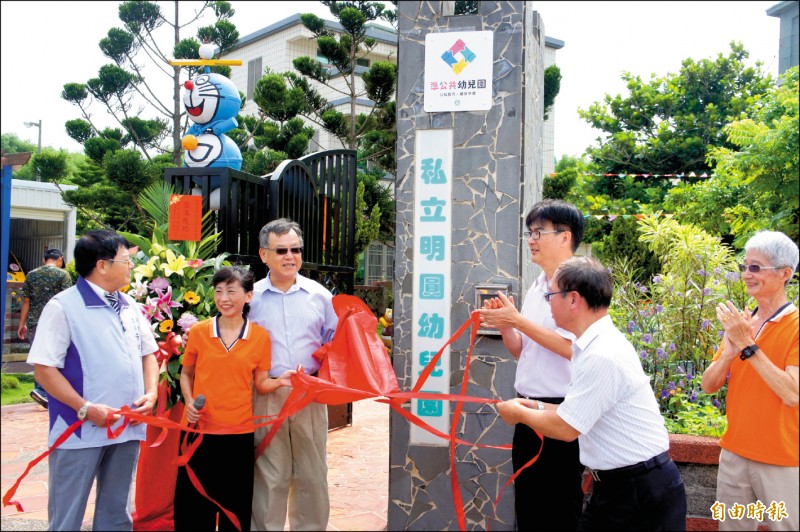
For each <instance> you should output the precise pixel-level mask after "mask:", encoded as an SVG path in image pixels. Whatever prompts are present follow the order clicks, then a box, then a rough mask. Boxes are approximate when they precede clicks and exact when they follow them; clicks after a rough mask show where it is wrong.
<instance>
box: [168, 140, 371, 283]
mask: <svg viewBox="0 0 800 532" xmlns="http://www.w3.org/2000/svg"><path fill="white" fill-rule="evenodd" d="M164 180H165V181H166V182H167V183H169V184H172V185H173V186H174V187H175V190H176V192H177V193H178V194H195V195H199V196H202V198H203V212H204V213H205V212H207V211H208V210H209V209H212V210H215V211H217V214H216V228H217V230H218V231H221V232H222V242H221V243H220V246H219V248H218V252H223V251H226V252H228V253H230V254H231V255H232V257H231V259H232V260H233V261H236V262H240V263H245V264H249V265H250V267H251V268H252V269H253V271H254V273H255V276H256V279H260V278H262V277H264V276H265V275H266V268H265V266H264V265H263V263H262V262H261V259H260V258H259V256H258V249H259V243H258V233H259V231H260V230H261V228H262V227H263V226H264V224H266V223H267V222H269V221H271V220H275V219H277V218H282V217H286V218H291V219H292V220H294V221H296V222H297V223H299V224H300V227H301V228H302V229H303V246H304V250H303V269H304V270H307V271H308V274H309V276H310V277H312V278H315V279H316V280H318V281H320V282H322V283H323V284H325V285H327V286H328V287H329V288H334V289H335V290H337V291H338V290H343V291H345V292H347V293H352V288H353V276H354V274H355V260H356V257H355V220H356V218H355V217H356V212H355V211H356V152H355V151H354V150H329V151H323V152H318V153H313V154H310V155H307V156H305V157H302V158H300V159H292V160H286V161H284V162H282V163H281V164H280V165H279V166H278V168H276V169H275V171H274V172H272V173H271V174H268V175H265V176H263V177H258V176H254V175H250V174H247V173H245V172H240V171H237V170H233V169H231V168H167V169H166V170H165V171H164Z"/></svg>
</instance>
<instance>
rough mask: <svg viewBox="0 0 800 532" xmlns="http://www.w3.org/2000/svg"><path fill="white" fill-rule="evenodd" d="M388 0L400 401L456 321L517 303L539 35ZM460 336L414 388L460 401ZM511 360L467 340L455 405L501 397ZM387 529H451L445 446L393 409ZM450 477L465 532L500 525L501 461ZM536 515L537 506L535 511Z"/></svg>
mask: <svg viewBox="0 0 800 532" xmlns="http://www.w3.org/2000/svg"><path fill="white" fill-rule="evenodd" d="M452 4H453V3H452V2H439V1H432V2H398V10H397V13H398V26H399V49H398V66H399V72H398V87H397V128H398V131H397V133H398V136H397V188H396V193H395V199H396V202H397V203H396V209H397V211H396V224H397V226H396V235H397V236H396V250H397V252H396V257H395V275H396V277H395V282H394V293H395V297H394V311H393V317H394V349H393V365H394V369H395V371H396V373H397V376H398V381H399V383H400V388H401V389H403V390H411V389H412V388H413V386H414V384H415V383H416V382H417V379H418V378H419V374H420V372H421V371H422V369H423V368H424V367H425V366H426V365H427V364H428V362H430V360H431V359H432V358H433V357H434V355H435V354H436V353H437V351H438V350H439V349H440V348H441V347H442V346H443V345H444V344H445V342H446V341H447V340H448V339H449V338H450V336H451V335H452V334H453V332H454V331H455V330H456V329H458V328H459V327H460V326H461V325H462V324H463V323H464V322H466V321H467V320H468V319H469V317H470V313H471V312H472V311H473V310H475V308H476V306H479V305H481V302H482V301H483V300H484V299H485V298H487V297H493V296H494V294H495V293H496V291H497V290H504V291H505V292H507V293H508V294H511V295H513V296H514V300H515V302H517V304H519V303H520V302H521V301H522V293H521V292H522V291H523V290H524V285H525V284H527V283H525V282H524V280H523V278H524V277H526V275H527V274H524V273H523V272H524V271H525V266H526V264H527V263H529V262H530V257H529V254H528V251H527V249H526V248H524V247H523V246H521V242H522V240H521V239H522V231H523V218H524V215H525V213H526V212H527V210H528V209H529V208H530V206H531V205H532V204H533V203H534V202H535V201H537V200H538V199H539V196H540V194H541V179H542V170H541V168H542V142H541V137H542V124H543V117H542V115H543V104H542V94H543V83H544V74H543V72H544V66H543V47H544V31H543V29H542V24H541V20H540V18H539V16H538V14H537V13H535V12H534V11H533V10H532V9H531V4H530V3H529V2H490V1H482V2H478V5H479V13H478V14H475V15H453V14H452V11H451V10H450V11H449V12H448V8H452ZM468 351H469V335H468V334H466V335H464V336H462V337H461V338H460V339H459V340H457V341H456V342H454V343H453V344H452V345H451V346H450V347H449V349H447V350H445V351H444V353H443V355H442V357H441V359H440V361H439V363H438V364H437V365H436V367H434V368H433V371H432V373H431V375H430V377H429V378H428V379H427V380H426V381H425V385H424V386H423V388H422V390H421V391H424V392H429V393H433V394H458V393H461V390H460V386H461V382H462V378H463V376H464V368H465V365H466V362H467V360H466V357H467V356H468ZM515 370H516V361H515V359H514V358H513V356H511V355H510V354H509V353H508V351H507V350H506V348H505V346H504V345H503V342H502V340H501V338H500V336H499V335H497V334H496V331H493V330H488V329H487V330H480V331H479V334H478V337H477V340H476V344H475V348H474V351H473V353H472V360H471V361H470V372H469V380H468V387H467V392H466V393H467V394H468V395H470V396H475V397H482V398H488V399H502V400H505V399H509V398H511V397H513V396H514V374H515ZM430 397H431V396H430V395H426V398H425V399H419V400H417V399H415V400H413V401H410V402H409V403H407V404H405V405H404V408H406V409H408V410H409V412H410V413H412V414H414V415H415V416H418V417H419V419H420V420H422V421H424V422H425V423H427V424H429V425H431V426H432V427H434V428H435V429H437V430H439V431H441V432H443V433H445V434H449V433H450V431H451V430H452V429H453V428H454V429H455V433H456V436H457V437H458V438H459V439H461V440H465V441H467V442H473V443H478V444H485V445H508V446H509V447H510V444H511V439H512V435H513V429H512V427H510V426H508V425H506V424H505V423H504V422H503V421H502V419H500V418H499V416H498V415H497V411H496V409H495V407H494V406H493V405H492V404H484V403H465V404H464V405H463V410H462V413H461V415H460V416H459V417H458V419H456V420H453V419H452V412H453V411H454V410H455V405H454V404H452V403H450V402H449V401H442V400H435V399H430ZM453 423H454V425H453V427H451V424H453ZM390 435H391V443H390V470H389V509H388V510H389V511H388V529H389V530H455V529H458V528H459V524H458V520H457V517H456V516H457V513H456V511H457V510H456V508H455V507H454V501H453V489H452V486H451V478H453V475H452V471H451V466H450V448H449V440H445V439H442V438H439V437H438V436H436V435H434V434H432V433H431V432H429V431H427V430H425V429H423V428H419V427H417V426H415V425H411V424H410V423H409V422H408V421H407V420H406V419H405V418H403V417H402V416H400V415H398V414H395V413H392V417H391V425H390ZM455 464H456V466H455V467H456V472H457V476H458V480H459V486H458V489H459V492H460V495H461V498H462V501H463V505H461V507H460V508H459V510H460V511H461V512H463V514H464V517H465V526H466V528H467V529H468V530H486V529H487V528H489V527H491V529H492V530H512V529H514V505H513V503H514V490H513V486H510V487H509V488H508V489H506V490H505V492H504V494H503V496H502V497H501V498H500V500H499V505H498V507H497V511H496V513H495V510H494V502H495V500H496V499H497V497H498V495H499V492H500V490H501V489H502V488H503V486H504V485H505V484H506V482H507V481H508V479H509V478H510V476H511V474H512V466H511V451H510V449H493V448H483V447H478V446H472V445H465V444H460V445H457V446H456V448H455ZM542 510H543V511H546V509H542Z"/></svg>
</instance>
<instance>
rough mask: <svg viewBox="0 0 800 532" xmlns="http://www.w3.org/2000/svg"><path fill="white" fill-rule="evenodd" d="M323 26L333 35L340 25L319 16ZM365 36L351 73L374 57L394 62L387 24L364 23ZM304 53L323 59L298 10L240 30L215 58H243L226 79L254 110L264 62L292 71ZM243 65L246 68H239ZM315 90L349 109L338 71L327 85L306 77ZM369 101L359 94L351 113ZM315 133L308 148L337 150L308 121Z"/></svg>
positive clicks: (358, 81)
mask: <svg viewBox="0 0 800 532" xmlns="http://www.w3.org/2000/svg"><path fill="white" fill-rule="evenodd" d="M325 27H326V28H327V29H329V30H330V31H333V32H334V33H336V34H337V37H338V36H339V35H341V33H342V32H343V31H344V29H343V28H342V26H341V24H339V23H338V22H333V21H330V20H326V21H325ZM367 37H369V38H372V39H375V41H376V45H375V47H374V48H373V49H372V50H371V51H370V52H369V54H367V55H366V57H364V58H362V59H359V60H358V61H357V66H356V73H357V74H361V73H362V72H366V71H367V70H368V68H369V66H370V65H372V64H373V63H374V62H376V61H388V62H390V63H394V64H397V31H396V30H395V29H393V28H390V27H386V26H382V25H380V24H375V23H373V22H370V23H368V24H367ZM302 56H307V57H311V58H316V59H318V60H319V61H321V62H323V63H325V62H327V60H326V59H325V57H323V56H322V55H321V54H320V53H319V50H318V49H317V40H316V37H315V36H314V34H313V33H312V32H311V31H310V30H308V29H306V27H305V26H303V23H302V21H301V20H300V14H299V13H297V14H294V15H292V16H291V17H287V18H285V19H283V20H281V21H279V22H276V23H275V24H271V25H269V26H267V27H266V28H263V29H260V30H258V31H256V32H253V33H251V34H249V35H245V36H244V37H242V38H241V39H239V42H238V43H237V44H236V46H234V47H233V48H232V49H231V50H230V51H228V52H227V53H226V54H225V55H224V56H222V57H221V59H239V60H241V61H242V62H243V65H242V66H241V67H233V68H232V69H231V71H232V72H231V80H232V81H233V83H234V84H235V85H236V86H237V87H239V90H241V91H242V92H244V94H245V96H246V97H247V101H246V102H247V103H246V104H245V107H244V109H243V110H242V114H245V115H252V116H257V115H258V108H257V106H256V104H255V102H254V101H253V90H254V89H255V86H256V83H258V80H259V79H261V77H262V76H263V75H264V69H265V68H266V67H269V68H270V70H272V71H273V72H276V73H281V72H296V71H295V69H294V65H293V64H292V61H293V60H294V59H296V58H298V57H302ZM245 66H246V68H245ZM312 83H313V84H314V86H315V87H316V88H317V90H318V91H319V93H320V96H322V97H324V98H325V99H327V100H328V101H329V102H330V103H332V104H333V105H334V107H336V108H337V109H338V110H339V111H341V112H343V113H346V114H349V113H350V99H349V98H347V97H345V95H344V94H342V92H338V90H341V91H347V87H346V86H345V81H344V79H343V77H342V76H341V75H339V76H337V77H333V78H332V79H331V83H332V85H333V88H330V87H327V86H324V85H321V84H319V83H316V82H312ZM356 86H357V87H358V88H359V90H361V91H363V87H364V85H363V82H362V81H361V76H357V77H356ZM372 106H373V105H372V102H371V101H370V100H368V99H366V98H363V99H359V100H358V101H357V105H356V113H368V112H369V110H370V109H371V108H372ZM314 127H315V128H316V129H317V133H316V134H315V135H314V138H313V139H312V141H311V145H310V146H309V151H311V152H315V151H321V150H330V149H341V148H343V146H342V144H341V143H340V142H339V140H338V139H337V138H335V137H334V136H332V135H331V134H329V133H328V132H326V131H323V130H321V128H319V127H318V126H316V125H314Z"/></svg>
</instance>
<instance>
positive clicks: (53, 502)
mask: <svg viewBox="0 0 800 532" xmlns="http://www.w3.org/2000/svg"><path fill="white" fill-rule="evenodd" d="M74 255H75V269H76V270H77V271H78V274H79V275H80V278H79V279H78V282H77V283H75V286H73V287H71V288H68V289H66V290H64V291H63V292H60V293H58V294H57V295H55V296H54V297H53V298H52V299H51V300H50V301H49V302H48V303H47V305H46V306H45V307H44V309H43V311H42V316H41V318H40V319H39V327H38V334H37V335H36V337H35V338H34V340H33V345H31V350H30V354H29V355H28V364H31V365H33V366H34V373H35V376H36V380H37V381H39V382H40V383H41V385H42V386H43V387H44V389H45V390H46V391H47V395H48V397H49V402H48V411H49V414H50V434H49V437H48V445H51V446H52V445H53V444H54V442H55V440H56V439H57V438H58V437H59V436H60V435H61V434H62V433H63V432H64V431H65V430H66V429H67V428H68V427H70V426H71V425H72V424H73V423H75V422H77V421H79V420H81V421H83V423H82V424H81V425H80V426H79V427H78V428H77V429H76V430H75V432H74V433H73V434H71V435H70V436H69V438H67V439H66V440H65V441H64V442H63V443H62V444H61V445H60V446H59V447H58V448H57V449H55V450H54V451H53V452H52V453H51V454H50V456H49V458H48V460H49V462H48V465H49V468H48V494H49V496H48V503H47V514H48V520H49V522H50V530H78V529H80V528H81V525H82V523H83V516H84V513H85V511H86V505H87V503H88V499H89V492H90V490H91V489H92V484H93V482H94V481H95V479H96V480H97V498H96V504H95V511H94V519H93V523H92V528H93V530H131V529H132V528H133V520H132V518H131V508H130V500H131V488H132V484H133V473H134V470H135V467H136V460H137V458H138V456H139V442H140V441H143V440H145V438H146V426H145V425H144V424H141V423H136V422H132V423H130V424H129V425H127V426H125V427H124V429H123V430H122V432H121V433H120V434H119V435H118V436H117V437H116V438H115V439H109V437H108V435H107V429H106V421H107V419H110V420H111V422H112V429H113V430H117V429H119V428H121V427H122V424H123V420H122V419H121V416H120V415H119V414H118V413H116V412H117V411H118V410H119V409H120V408H122V407H130V409H131V410H132V411H133V412H136V413H138V414H141V415H148V414H150V413H151V412H152V411H153V406H154V405H155V402H156V398H157V385H158V364H157V362H156V357H155V352H156V351H157V350H158V344H157V343H156V340H155V337H154V335H153V331H152V330H151V329H150V325H149V323H148V322H147V320H146V319H145V318H144V316H143V315H142V312H141V310H140V309H139V306H138V305H137V304H136V302H135V301H134V300H133V298H131V297H130V296H128V295H127V294H123V293H121V292H120V291H119V289H120V288H122V287H124V286H126V285H128V284H129V283H130V279H131V268H132V266H133V263H132V261H131V257H130V252H129V250H128V243H127V241H126V240H125V238H123V237H122V235H120V234H118V233H115V232H114V231H107V230H100V231H89V232H87V233H86V234H85V235H83V236H82V237H81V238H80V239H79V240H78V242H77V243H76V245H75V254H74ZM109 416H110V417H109Z"/></svg>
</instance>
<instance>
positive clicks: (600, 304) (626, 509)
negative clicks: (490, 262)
mask: <svg viewBox="0 0 800 532" xmlns="http://www.w3.org/2000/svg"><path fill="white" fill-rule="evenodd" d="M612 288H613V281H612V278H611V274H610V273H609V272H608V270H606V268H605V267H604V266H603V265H602V264H600V263H599V262H597V261H596V260H593V259H588V258H573V259H570V260H568V261H566V262H564V263H563V264H561V266H559V267H558V269H557V270H556V272H555V276H554V277H553V279H551V280H550V290H549V291H548V293H547V294H546V295H545V299H547V300H548V302H549V303H550V307H551V310H552V313H553V319H554V320H555V322H556V325H558V326H559V327H562V328H564V329H566V330H568V331H571V332H572V333H573V334H575V336H576V337H577V340H575V342H574V343H573V347H572V350H573V357H572V361H573V367H572V381H571V382H570V384H569V386H568V387H567V396H566V398H565V399H564V402H563V403H561V404H560V405H554V404H549V403H545V402H540V401H532V400H528V399H521V398H517V399H512V400H510V401H505V402H503V403H499V404H498V405H497V410H498V412H499V413H500V415H501V416H502V417H503V419H504V420H505V421H506V422H507V423H509V424H515V423H520V422H521V423H525V424H526V425H528V426H530V427H532V428H533V429H535V430H537V431H539V432H541V433H542V434H544V435H545V436H548V437H550V438H555V439H559V440H564V441H572V440H575V439H576V438H577V439H578V440H579V441H580V458H581V462H582V463H583V464H584V465H586V466H587V467H589V468H591V469H592V477H593V479H594V486H593V492H592V498H591V499H590V501H589V503H588V505H587V507H586V509H585V510H584V513H583V515H582V516H581V519H580V522H579V523H578V529H579V530H685V528H686V492H685V489H684V485H683V481H682V480H681V476H680V473H679V472H678V468H677V466H676V465H675V464H674V463H673V462H672V460H671V459H670V458H669V454H668V452H667V451H668V449H669V437H668V435H667V430H666V428H665V427H664V420H663V418H662V417H661V413H660V412H659V410H658V404H657V403H656V400H655V396H654V394H653V390H652V388H651V387H650V381H649V379H648V378H647V375H645V373H644V370H643V369H642V366H641V363H640V362H639V358H638V356H637V355H636V351H635V350H634V349H633V346H632V345H631V344H630V342H629V341H628V340H627V338H625V336H624V335H623V334H622V333H621V332H620V331H619V330H617V328H616V327H615V326H614V324H613V323H612V321H611V317H610V316H609V315H608V307H609V305H610V304H611V294H612Z"/></svg>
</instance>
